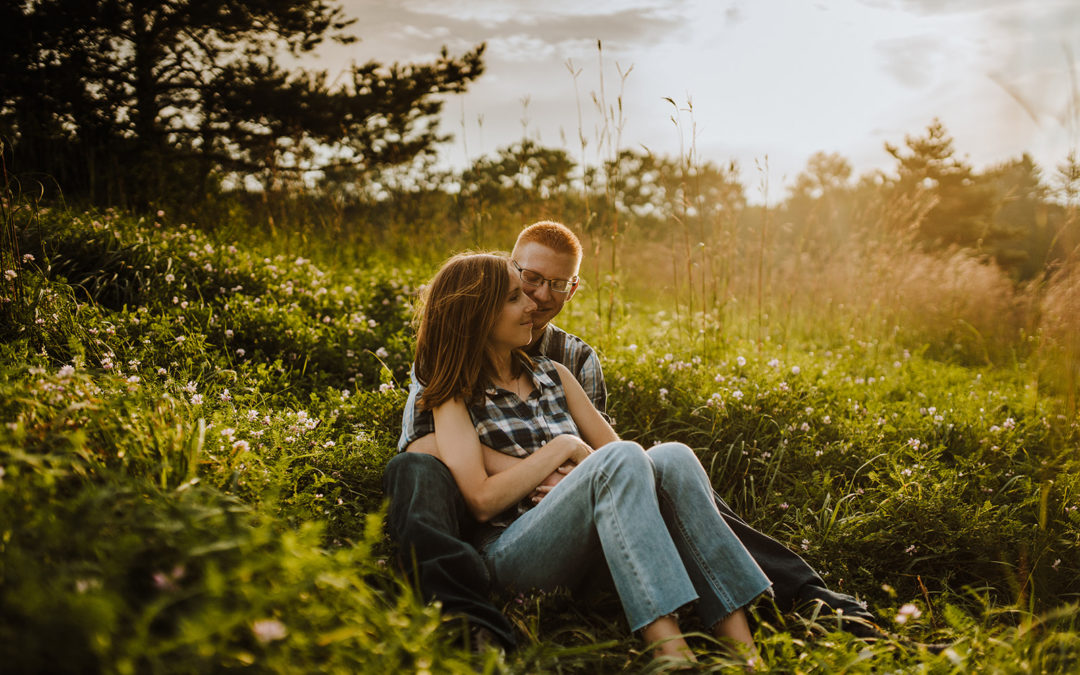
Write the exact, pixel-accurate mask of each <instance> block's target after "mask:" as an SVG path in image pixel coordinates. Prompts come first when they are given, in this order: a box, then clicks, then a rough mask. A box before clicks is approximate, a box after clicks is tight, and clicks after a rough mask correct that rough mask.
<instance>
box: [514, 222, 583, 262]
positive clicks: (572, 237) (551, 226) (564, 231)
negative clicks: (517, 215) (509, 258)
mask: <svg viewBox="0 0 1080 675" xmlns="http://www.w3.org/2000/svg"><path fill="white" fill-rule="evenodd" d="M531 241H532V242H536V243H537V244H540V245H541V246H546V247H548V248H550V249H551V250H553V251H556V252H558V253H566V254H569V255H572V256H574V262H575V264H581V256H582V251H581V241H580V240H579V239H578V237H577V235H576V234H574V232H573V230H571V229H570V228H569V227H567V226H565V225H563V224H562V223H556V222H555V221H553V220H541V221H540V222H538V223H533V224H532V225H529V226H528V227H526V228H525V229H524V230H522V231H521V234H519V235H518V238H517V242H515V243H514V251H515V252H516V251H517V250H518V249H519V248H521V247H522V246H523V245H525V244H527V243H529V242H531Z"/></svg>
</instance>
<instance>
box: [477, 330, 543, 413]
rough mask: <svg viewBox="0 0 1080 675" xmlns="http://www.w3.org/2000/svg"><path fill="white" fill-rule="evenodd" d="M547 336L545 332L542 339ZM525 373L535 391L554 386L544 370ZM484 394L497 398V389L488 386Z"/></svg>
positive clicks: (531, 370)
mask: <svg viewBox="0 0 1080 675" xmlns="http://www.w3.org/2000/svg"><path fill="white" fill-rule="evenodd" d="M548 325H549V326H550V325H551V324H548ZM548 335H550V333H548V332H545V333H544V338H543V339H547V336H548ZM534 363H535V362H534ZM522 365H524V364H522ZM525 372H527V373H529V375H531V376H532V381H533V386H534V387H536V388H537V389H540V390H544V389H548V388H550V387H554V386H556V384H555V380H553V379H552V378H551V375H549V374H548V373H547V372H546V371H544V370H540V369H537V368H535V367H533V368H526V369H525ZM502 391H503V392H506V390H505V389H504V390H502ZM484 393H485V394H487V395H488V396H497V395H498V394H499V388H498V387H496V386H495V385H493V384H489V385H488V386H487V387H485V388H484Z"/></svg>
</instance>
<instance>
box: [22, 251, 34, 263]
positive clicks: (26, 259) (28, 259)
mask: <svg viewBox="0 0 1080 675" xmlns="http://www.w3.org/2000/svg"><path fill="white" fill-rule="evenodd" d="M22 261H23V262H24V263H28V262H34V254H33V253H24V254H23V257H22Z"/></svg>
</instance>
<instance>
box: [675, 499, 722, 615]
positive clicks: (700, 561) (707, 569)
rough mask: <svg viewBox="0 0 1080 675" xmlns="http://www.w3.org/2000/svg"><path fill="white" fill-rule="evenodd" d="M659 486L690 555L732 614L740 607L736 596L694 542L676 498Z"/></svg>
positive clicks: (718, 598)
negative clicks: (719, 577) (681, 515)
mask: <svg viewBox="0 0 1080 675" xmlns="http://www.w3.org/2000/svg"><path fill="white" fill-rule="evenodd" d="M658 488H659V489H658V490H657V492H658V493H659V496H660V498H661V499H663V500H664V502H665V503H666V504H667V505H668V508H669V509H671V517H672V519H673V520H674V521H675V527H676V528H678V530H679V535H680V536H682V539H683V542H684V543H685V544H686V547H687V548H688V549H689V551H690V555H691V556H692V557H693V558H694V561H695V562H696V563H697V566H698V570H699V571H700V572H701V574H702V576H703V577H705V581H706V582H707V583H708V584H709V586H711V587H712V590H713V593H714V594H715V595H716V598H717V600H719V601H720V604H721V605H722V609H723V610H724V611H726V612H727V613H729V614H730V613H731V612H733V611H735V610H736V609H738V607H736V606H735V600H734V598H732V597H731V594H730V593H728V592H727V589H725V588H724V587H723V586H722V585H721V584H720V583H719V579H718V576H717V575H716V573H715V572H714V571H713V569H712V566H711V565H709V563H708V562H707V561H706V560H705V556H704V555H702V553H701V550H700V549H699V548H698V546H697V544H696V542H694V539H693V537H691V536H690V535H689V532H688V531H687V529H686V527H685V526H684V525H683V521H682V518H680V517H679V512H678V510H677V509H676V507H675V502H674V500H673V499H672V498H671V496H670V495H669V494H668V493H667V491H666V490H664V488H663V486H659V485H658Z"/></svg>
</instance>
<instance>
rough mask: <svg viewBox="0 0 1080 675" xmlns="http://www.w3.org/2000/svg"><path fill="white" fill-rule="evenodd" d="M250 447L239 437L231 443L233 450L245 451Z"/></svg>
mask: <svg viewBox="0 0 1080 675" xmlns="http://www.w3.org/2000/svg"><path fill="white" fill-rule="evenodd" d="M250 448H251V446H250V445H248V442H247V441H245V440H243V439H240V440H238V441H236V442H234V443H233V444H232V449H233V452H241V451H243V452H247V451H248V450H249V449H250Z"/></svg>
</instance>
